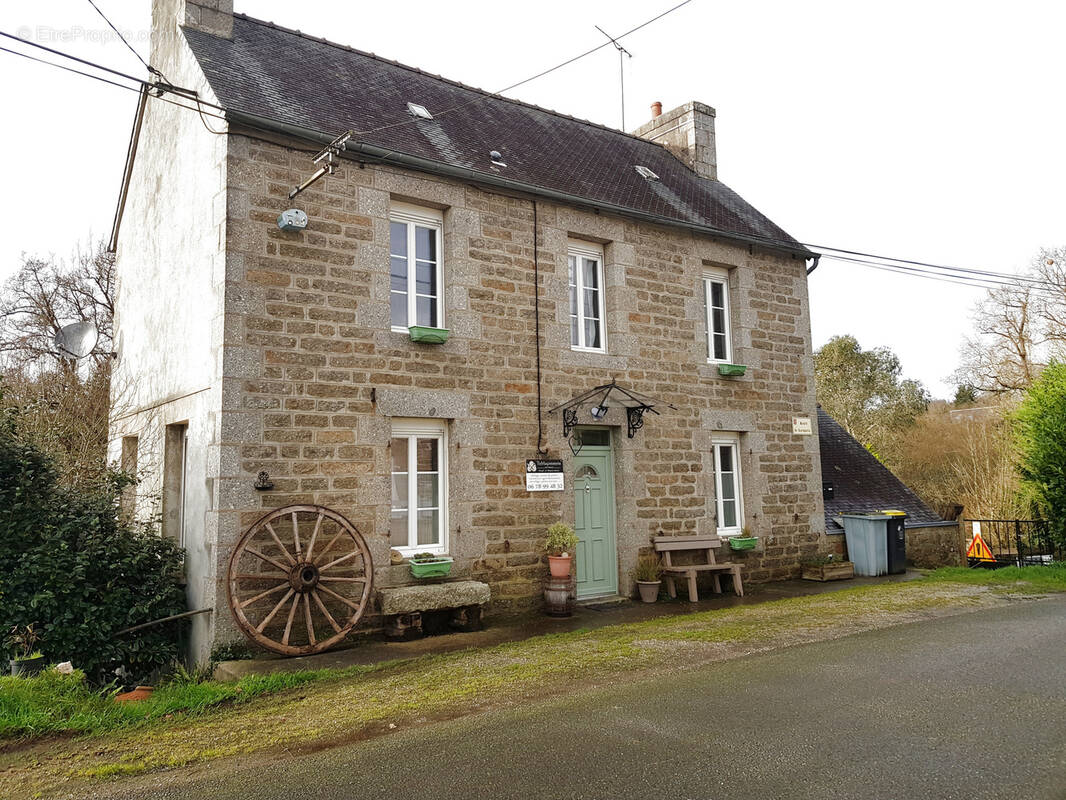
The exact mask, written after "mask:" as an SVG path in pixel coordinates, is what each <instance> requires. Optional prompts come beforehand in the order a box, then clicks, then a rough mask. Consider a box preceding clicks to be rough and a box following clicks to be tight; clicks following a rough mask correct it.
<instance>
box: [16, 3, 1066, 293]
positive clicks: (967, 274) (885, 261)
mask: <svg viewBox="0 0 1066 800" xmlns="http://www.w3.org/2000/svg"><path fill="white" fill-rule="evenodd" d="M89 1H90V2H92V0H89ZM690 2H692V0H685V2H683V3H680V4H678V5H676V6H673V7H672V8H670V9H667V10H666V11H664V12H663V13H661V14H659V15H658V16H656V17H653V18H652V19H650V20H648V21H646V22H644V23H641V24H640V25H638V26H636V27H635V28H631V29H630V30H628V31H626V32H625V33H623V34H620V35H619V36H617V37H615V38H616V39H621V38H623V37H625V36H628V35H630V34H631V33H634V32H636V31H638V30H640V29H641V28H643V27H646V26H647V25H650V24H651V23H652V22H655V21H656V20H658V19H661V18H662V17H664V16H666V15H667V14H669V13H671V12H673V11H676V10H677V9H679V8H681V7H683V6H685V5H688V3H690ZM95 7H96V6H95V4H94V8H95ZM98 10H99V9H98ZM105 19H106V17H105ZM116 32H117V31H116ZM0 36H2V37H6V38H8V39H12V40H14V41H17V42H19V43H21V44H28V45H31V46H33V47H36V48H39V49H41V50H44V51H46V52H49V53H52V54H54V55H57V56H60V57H62V58H67V59H70V60H72V61H75V62H77V63H80V64H84V65H86V66H89V67H92V68H94V69H98V70H102V71H104V72H107V73H109V74H112V75H115V76H118V77H121V78H124V79H126V80H128V81H131V82H132V83H135V84H137V86H129V85H126V84H122V83H119V82H117V81H114V80H110V79H108V78H104V77H102V76H100V75H94V74H92V73H89V72H84V71H82V70H78V69H74V68H72V67H68V66H65V65H63V64H57V63H55V62H52V61H47V60H45V59H42V58H37V57H35V56H32V55H30V54H28V53H23V52H20V51H17V50H11V49H9V48H6V47H0V51H2V52H6V53H11V54H12V55H16V56H21V57H23V58H26V59H29V60H31V61H35V62H37V63H40V64H45V65H47V66H50V67H56V68H58V69H61V70H64V71H66V72H71V73H74V74H75V75H81V76H83V77H86V78H92V79H93V80H96V81H100V82H102V83H105V84H108V85H110V86H117V87H118V88H120V89H126V90H128V91H131V92H138V91H140V88H141V86H144V87H146V88H149V89H153V88H154V89H157V90H158V89H163V90H165V91H172V92H177V93H178V96H179V97H182V98H183V99H187V100H190V101H192V102H194V103H195V104H196V105H195V106H190V105H186V104H184V103H180V102H177V101H176V100H173V99H171V98H168V97H164V96H162V95H158V94H155V93H152V94H151V95H150V96H151V97H153V98H154V99H156V100H162V101H163V102H166V103H170V104H171V105H174V106H177V107H179V108H184V109H186V110H188V111H195V112H197V113H198V114H199V116H200V120H201V122H202V123H203V125H204V128H206V129H207V130H208V131H209V132H210V133H213V134H216V135H221V134H223V133H225V132H226V131H225V130H222V131H216V130H213V129H212V128H211V127H210V126H209V125H208V124H207V121H206V119H205V118H206V117H210V118H212V119H218V120H222V121H223V122H225V121H227V120H226V117H225V116H223V115H222V114H217V113H211V112H209V111H208V112H205V111H204V107H205V106H206V107H207V108H210V109H214V110H217V111H220V112H225V109H224V108H223V107H222V106H219V105H216V104H214V103H210V102H207V101H205V100H201V99H200V98H199V97H198V96H196V93H195V92H192V91H190V90H187V89H181V88H180V87H175V86H170V85H169V84H168V85H167V86H160V85H159V84H157V83H152V82H149V81H145V80H143V79H141V78H138V77H136V76H133V75H129V74H128V73H125V72H121V71H119V70H115V69H111V68H110V67H105V66H103V65H101V64H98V63H95V62H93V61H89V60H87V59H83V58H79V57H77V56H73V55H70V54H69V53H64V52H62V51H60V50H55V49H53V48H50V47H46V46H45V45H42V44H38V43H36V42H31V41H28V40H25V39H21V38H19V37H17V36H14V35H12V34H9V33H6V32H4V31H0ZM127 44H128V43H127ZM610 44H611V42H610V41H607V42H604V43H603V44H601V45H598V46H597V47H595V48H593V49H591V50H588V51H586V52H585V53H582V54H581V55H578V56H575V57H574V58H571V59H568V60H567V61H564V62H562V63H561V64H557V65H556V66H554V67H552V68H550V69H548V70H544V71H542V72H539V73H537V74H536V75H533V76H532V77H529V78H526V79H525V80H523V81H519V82H518V83H514V84H511V86H509V87H506V88H504V89H501V90H500V91H499V92H497V93H496V94H502V93H503V92H506V91H509V90H510V89H513V88H517V87H518V86H521V85H523V84H526V83H529V82H530V81H533V80H536V79H537V78H539V77H542V76H543V75H547V74H549V73H550V72H554V71H555V70H557V69H561V68H562V67H564V66H567V65H568V64H572V63H573V62H574V61H577V60H579V59H581V58H584V57H585V56H587V55H589V54H591V53H593V52H595V51H596V50H600V49H602V48H604V47H607V46H609V45H610ZM142 63H143V61H142ZM152 71H153V73H154V74H159V73H158V71H157V70H152ZM491 96H492V95H480V96H478V97H476V98H474V99H473V100H470V101H468V102H466V103H462V104H460V105H457V106H454V107H452V108H450V109H446V110H445V111H443V112H440V113H438V114H434V117H435V118H436V117H439V116H442V115H443V114H446V113H450V112H453V111H456V110H458V109H460V108H463V107H465V106H469V105H471V104H473V103H476V102H480V101H482V100H485V99H488V98H489V97H491ZM413 121H414V118H411V119H406V120H403V121H401V122H397V123H392V124H389V125H383V126H380V127H378V128H373V129H370V130H367V131H354V132H353V135H362V134H367V133H374V132H376V131H380V130H387V129H389V128H394V127H398V126H400V125H407V124H410V123H412V122H413ZM319 133H323V135H325V134H324V132H321V131H320V132H319ZM309 152H310V151H309ZM392 152H395V151H390V152H389V153H386V154H385V155H383V156H380V157H376V158H374V159H373V160H374V161H381V162H383V161H385V160H387V159H388V157H389V156H390V155H391V154H392ZM751 238H754V239H756V240H758V241H760V242H763V243H765V244H766V245H768V246H781V245H786V246H788V247H795V246H796V245H797V244H799V245H801V246H803V247H808V248H811V249H812V250H815V251H818V252H819V253H820V254H821V256H822V257H823V258H826V259H830V260H834V261H841V262H844V263H851V264H856V265H858V266H864V267H869V268H872V269H880V270H884V271H888V272H896V273H898V274H905V275H913V276H916V277H925V278H929V279H934V280H941V281H944V282H948V283H954V284H958V285H962V286H971V287H974V288H984V289H992V288H997V287H1002V286H1017V287H1021V288H1029V289H1033V290H1035V291H1048V290H1054V289H1055V287H1054V286H1053V285H1052V284H1049V283H1047V282H1046V281H1042V280H1040V279H1038V278H1032V277H1029V276H1025V275H1017V274H1012V273H1006V272H996V271H993V270H982V269H975V268H969V267H955V266H949V265H945V264H934V263H930V262H925V261H916V260H912V259H903V258H894V257H892V256H883V255H877V254H873V253H865V252H862V251H858V250H848V249H845V248H840V247H832V246H829V245H817V244H810V243H801V242H796V241H787V240H782V239H775V238H773V237H769V236H760V235H757V234H755V235H751ZM923 268H924V269H923Z"/></svg>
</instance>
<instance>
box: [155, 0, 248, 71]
mask: <svg viewBox="0 0 1066 800" xmlns="http://www.w3.org/2000/svg"><path fill="white" fill-rule="evenodd" d="M179 26H180V27H183V28H193V29H195V30H198V31H203V32H204V33H210V34H212V35H213V36H218V37H220V38H222V39H232V38H233V0H152V51H151V52H152V57H151V60H150V63H151V64H152V66H155V67H158V66H160V65H161V64H166V63H167V62H171V61H172V60H173V59H174V58H175V57H176V56H177V52H176V48H177V47H179V45H178V42H179V40H180V39H179V31H178V28H179Z"/></svg>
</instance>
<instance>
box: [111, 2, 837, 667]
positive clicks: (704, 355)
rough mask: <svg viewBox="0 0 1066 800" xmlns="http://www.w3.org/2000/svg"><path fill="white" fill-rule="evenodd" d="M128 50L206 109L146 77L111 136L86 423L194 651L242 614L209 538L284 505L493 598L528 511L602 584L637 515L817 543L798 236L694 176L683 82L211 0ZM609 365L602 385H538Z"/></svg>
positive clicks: (771, 547)
mask: <svg viewBox="0 0 1066 800" xmlns="http://www.w3.org/2000/svg"><path fill="white" fill-rule="evenodd" d="M151 63H152V64H153V66H154V67H156V68H157V69H159V70H160V72H161V73H162V74H163V75H165V76H166V79H167V81H169V83H170V84H171V85H172V86H173V87H183V88H182V89H181V90H177V89H173V88H171V89H168V90H166V91H165V92H164V93H163V98H162V99H169V100H171V101H174V102H176V103H179V104H182V105H185V106H190V107H193V108H195V107H196V106H199V108H200V110H201V111H202V112H203V113H201V114H198V113H196V111H195V110H189V108H185V109H182V108H179V107H177V106H176V105H174V103H166V102H161V101H160V99H157V98H155V97H147V98H146V99H145V108H144V112H143V118H142V119H141V122H140V123H139V134H138V136H137V140H138V146H137V148H136V152H135V158H133V159H131V163H130V164H129V165H128V166H127V171H126V176H125V182H124V185H125V186H126V187H127V191H126V192H125V200H124V204H123V206H122V208H121V209H120V211H121V213H120V215H119V220H120V222H121V225H120V227H118V228H117V231H116V235H115V237H114V241H115V242H116V244H117V255H118V272H119V289H118V301H117V310H116V349H117V352H118V357H117V361H116V364H115V378H114V385H115V390H114V392H115V404H116V408H117V409H118V410H117V411H116V412H115V414H114V416H113V420H112V431H111V439H112V455H113V457H114V458H115V459H116V460H119V459H121V460H122V462H123V463H124V464H125V465H126V466H127V467H129V468H131V469H136V470H137V471H138V472H139V473H140V474H141V475H142V476H143V480H142V482H141V484H140V486H139V487H138V491H137V497H136V498H133V499H131V502H133V503H135V505H136V508H137V509H138V512H139V513H142V514H148V513H151V512H152V511H153V510H158V511H160V512H161V514H162V527H163V532H164V534H165V535H168V536H172V537H174V538H175V540H177V541H179V542H180V543H181V544H182V545H183V546H184V548H185V550H186V578H187V581H188V584H187V585H188V595H189V605H190V608H193V609H199V608H209V609H212V613H207V614H202V615H200V616H198V617H196V618H195V621H194V627H193V642H194V648H195V655H196V656H197V657H199V658H203V657H205V656H206V654H207V653H208V652H209V651H210V649H211V647H212V646H213V644H215V643H219V642H225V641H229V640H233V639H237V638H239V636H240V634H239V632H238V627H237V624H236V623H235V620H234V615H233V614H232V613H231V609H230V607H229V605H228V602H227V570H228V567H229V563H230V557H231V554H232V553H233V552H234V548H235V546H237V543H238V541H240V540H241V537H242V536H243V535H244V534H245V532H246V531H249V530H250V528H251V526H253V525H254V524H255V523H256V521H257V520H259V519H260V518H261V517H262V516H263V515H264V514H266V513H268V512H269V511H270V510H271V509H277V508H281V507H287V506H290V505H294V504H303V505H314V506H322V507H326V508H328V509H331V510H332V511H333V512H336V513H337V514H338V515H340V516H341V517H343V519H346V520H348V521H350V523H351V524H352V525H354V527H355V528H357V529H358V531H359V532H360V533H361V535H362V537H363V539H364V540H365V543H366V548H367V550H368V557H369V559H370V561H372V567H370V566H369V564H368V572H370V573H372V577H373V584H374V589H375V590H378V589H381V588H385V587H390V586H397V585H402V584H404V583H408V582H410V581H411V580H412V579H411V575H410V571H409V569H408V568H407V566H406V565H402V564H401V565H393V564H391V563H390V556H391V555H392V553H393V551H398V553H399V554H400V555H403V556H409V555H410V554H412V553H414V552H417V551H430V552H434V553H447V554H449V555H451V556H452V557H453V558H454V566H453V571H452V576H453V577H457V578H468V579H472V580H476V581H479V582H482V583H484V584H487V586H488V588H489V590H490V592H491V600H490V601H489V605H488V610H489V611H490V613H505V612H515V611H521V610H526V609H532V608H536V607H537V606H538V605H539V604H540V603H541V588H542V585H543V581H544V580H545V577H546V573H547V570H546V567H545V560H544V554H543V543H544V538H545V528H546V527H547V526H548V525H549V524H551V523H552V522H554V521H558V520H563V521H567V522H569V523H570V524H574V525H576V527H577V528H578V532H579V535H580V536H581V537H582V548H581V549H579V558H578V565H579V572H578V586H577V591H578V595H579V596H580V597H599V596H609V595H617V594H621V595H629V594H630V593H631V592H632V590H633V583H632V581H631V580H630V579H629V577H628V573H629V571H630V569H631V568H632V567H633V566H634V564H635V562H636V559H637V558H638V555H639V554H640V553H641V552H647V551H648V547H649V538H650V537H651V536H653V535H657V534H659V533H660V532H662V533H665V534H676V535H683V534H696V533H700V534H707V533H712V534H713V533H718V534H720V535H721V536H723V537H728V536H732V535H736V534H738V533H740V532H741V530H742V529H744V528H749V529H750V530H751V532H752V533H753V534H756V535H758V536H759V537H760V543H759V546H758V548H757V549H756V550H754V551H752V552H750V553H744V554H740V553H738V554H734V555H733V556H731V557H732V558H734V559H736V560H741V561H742V563H743V568H744V573H745V580H749V581H752V582H759V581H770V580H777V579H784V578H788V577H794V576H796V575H797V574H798V571H799V562H800V560H801V559H802V558H803V557H805V556H807V555H810V554H812V553H814V552H820V551H825V550H827V549H828V548H829V544H828V542H827V540H826V538H825V525H824V522H823V507H822V494H821V475H820V467H819V450H818V441H817V435H816V434H817V429H816V428H814V430H813V433H814V434H815V435H804V433H803V420H804V419H806V421H807V423H808V426H809V423H810V421H811V420H812V419H813V418H814V417H815V415H816V406H815V393H814V379H813V360H812V355H811V333H810V321H809V316H808V313H809V312H808V301H807V267H808V264H809V262H810V260H811V259H812V258H813V257H814V254H813V253H811V252H810V251H808V250H807V249H805V248H804V247H803V246H802V245H800V244H799V243H798V242H796V241H795V240H794V239H793V238H792V237H790V236H789V235H788V234H786V233H785V232H784V231H783V230H781V229H780V228H779V227H777V226H776V225H775V224H774V223H772V222H771V221H770V220H768V219H767V218H766V217H765V216H763V215H762V214H760V213H759V212H758V211H756V210H755V209H754V208H752V207H751V206H750V205H749V204H748V203H746V202H745V201H744V200H743V199H742V198H741V197H739V196H738V195H737V194H735V193H734V192H732V191H731V190H730V189H729V188H728V187H726V186H725V185H724V184H722V183H721V182H720V181H718V180H717V174H716V154H715V138H714V123H715V113H714V110H713V109H711V108H709V107H708V106H705V105H703V104H701V103H688V104H686V105H684V106H681V107H680V108H678V109H675V110H674V111H671V112H668V113H665V114H661V115H659V116H656V117H655V118H653V119H651V120H650V121H649V122H648V123H646V124H645V125H643V126H641V127H640V128H639V129H638V130H636V131H635V132H634V133H633V134H627V133H623V132H621V131H617V130H612V129H609V128H605V127H602V126H599V125H596V124H593V123H589V122H585V121H581V120H578V119H574V118H571V117H567V116H564V115H562V114H558V113H555V112H552V111H548V110H545V109H541V108H537V107H535V106H531V105H528V104H524V103H521V102H518V101H515V100H510V99H505V98H503V97H499V96H496V95H492V94H489V93H486V92H483V91H480V90H477V89H472V88H469V87H466V86H463V85H461V84H458V83H455V82H452V81H448V80H445V79H443V78H440V77H437V76H433V75H428V74H426V73H423V72H421V71H419V70H416V69H413V68H410V67H406V66H403V65H400V64H396V63H394V62H391V61H387V60H385V59H382V58H379V57H376V56H373V55H370V54H367V53H364V52H360V51H357V50H353V49H350V48H348V47H343V46H340V45H337V44H333V43H330V42H327V41H324V40H321V39H316V38H312V37H309V36H306V35H303V34H301V33H299V32H297V31H292V30H286V29H284V28H281V27H278V26H275V25H273V24H270V23H266V22H262V21H259V20H255V19H251V18H249V17H246V16H243V15H239V14H233V13H232V3H231V1H230V0H155V3H154V7H153V21H152V52H151ZM345 131H354V133H353V135H352V136H351V138H350V139H349V140H348V141H347V142H346V143H345V145H344V149H343V150H340V149H339V148H338V150H337V152H336V155H335V157H333V164H332V172H331V173H329V174H324V175H323V176H322V177H321V178H320V179H318V180H317V181H315V182H313V183H312V184H310V185H309V186H308V187H307V188H306V189H305V190H304V191H302V192H301V193H299V194H298V195H297V196H296V197H295V199H292V200H290V199H289V192H290V191H291V190H292V188H293V187H294V186H296V185H298V184H301V183H303V182H304V181H306V180H307V179H308V178H309V177H310V176H311V175H312V174H313V173H314V172H315V170H316V169H318V168H319V167H321V166H322V165H323V164H324V163H325V162H324V161H320V162H318V163H313V160H312V159H313V157H314V155H315V154H316V153H317V152H319V151H320V150H322V149H323V147H324V146H325V145H326V144H327V143H329V142H330V141H331V140H334V138H335V137H336V136H337V135H338V134H340V133H342V132H345ZM327 160H328V159H327ZM290 208H295V209H299V210H300V211H303V212H305V213H306V215H307V219H308V222H307V224H306V227H305V228H304V229H296V230H282V229H281V228H280V226H279V215H280V214H281V212H283V211H285V210H286V209H290ZM416 329H417V330H416ZM426 330H429V338H434V337H436V338H437V339H439V338H441V337H443V336H446V341H444V342H443V343H441V342H439V341H425V338H426V336H425V331H426ZM434 331H437V333H436V334H434V333H433V332H434ZM441 331H446V333H441ZM736 365H742V366H743V367H746V369H743V370H742V369H737V368H736ZM738 372H742V373H743V374H736V373H738ZM612 382H616V384H617V385H618V386H619V387H622V388H624V389H626V390H628V391H629V392H630V393H631V394H630V395H627V396H623V394H620V393H617V392H616V393H614V394H612V395H611V396H610V397H609V398H608V400H607V402H603V399H602V395H601V394H599V393H595V394H593V395H592V396H591V397H590V398H589V399H588V400H587V402H578V403H576V404H573V405H571V406H570V407H569V408H564V409H560V410H556V411H554V412H552V413H549V411H551V410H552V409H553V408H555V407H556V406H560V405H565V404H567V403H568V402H569V401H572V400H573V399H574V398H581V397H582V396H583V395H585V394H587V393H588V392H589V391H590V390H592V389H593V388H595V387H597V386H600V387H606V386H607V385H609V384H611V383H612ZM627 397H629V398H630V399H627ZM634 397H635V398H638V399H637V400H633V399H632V398H634ZM597 403H598V405H596V404H597ZM635 406H653V408H652V409H650V410H647V411H646V412H645V413H644V414H643V416H641V413H640V412H639V411H638V412H636V413H634V412H633V411H631V410H628V409H630V408H633V407H635ZM593 407H595V408H596V409H597V417H593V416H592V414H591V413H590V410H591V408H593ZM642 410H643V409H642ZM796 417H799V418H801V419H800V422H799V427H794V418H796ZM564 422H565V423H566V430H565V431H564ZM631 422H632V423H634V425H636V426H637V427H636V428H634V427H633V425H631V424H630V423H631ZM796 431H799V432H796ZM810 432H811V430H810V427H808V429H807V433H808V434H809V433H810ZM630 434H632V435H630ZM532 458H542V459H558V460H561V461H562V465H563V467H562V468H563V489H562V490H561V491H527V489H526V462H527V459H532ZM260 473H267V476H266V478H265V479H264V480H263V481H260V480H259V479H258V476H259V475H260ZM257 482H258V483H259V488H258V489H257V487H256V484H257ZM267 485H270V486H271V488H269V489H268V490H267V489H265V486H267ZM575 488H576V491H575ZM578 512H580V515H579V513H578ZM316 533H317V531H316ZM304 535H305V537H306V535H307V533H306V531H305V533H304ZM297 549H298V546H297ZM582 553H584V555H583V556H582ZM279 558H280V556H279ZM273 563H275V564H277V561H276V560H275V561H274V562H273ZM348 580H353V581H357V580H360V579H359V578H358V577H355V578H348ZM282 591H284V589H282ZM285 596H286V597H288V596H289V594H288V592H286V594H285ZM299 599H300V598H299V596H298V595H297V596H296V597H295V599H294V600H293V601H292V608H291V611H290V613H289V624H290V625H291V624H292V620H293V616H294V614H295V613H296V612H297V601H298V600H299ZM305 600H306V597H305ZM306 602H307V609H306V613H307V614H308V615H310V614H311V613H312V608H313V607H312V605H311V603H310V601H309V600H306ZM368 602H369V608H368V609H367V614H366V615H365V616H364V617H363V618H362V620H361V623H360V624H361V626H363V627H367V626H370V627H372V626H373V625H375V624H376V622H377V621H379V620H380V615H379V612H380V607H379V606H378V605H377V600H376V595H375V594H371V595H370V596H369V601H368ZM285 610H289V609H288V606H286V608H285ZM315 613H317V612H315ZM284 616H285V613H284V611H283V612H282V613H281V614H280V615H279V617H278V619H279V620H280V619H281V618H282V617H284ZM331 621H332V620H331ZM287 635H288V630H286V636H287Z"/></svg>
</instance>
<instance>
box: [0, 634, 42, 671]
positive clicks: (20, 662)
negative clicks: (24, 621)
mask: <svg viewBox="0 0 1066 800" xmlns="http://www.w3.org/2000/svg"><path fill="white" fill-rule="evenodd" d="M40 639H41V636H40V634H39V633H37V631H36V630H35V629H34V627H33V625H32V624H30V625H16V626H15V627H13V628H12V629H11V631H10V632H9V633H8V635H7V638H6V639H5V641H4V644H5V645H6V647H7V649H8V651H10V652H11V653H13V654H14V658H12V659H11V674H12V675H14V676H15V677H20V676H21V677H23V678H28V677H30V676H31V675H36V674H37V673H38V672H40V671H41V670H42V669H44V656H43V655H42V654H41V652H40V651H39V650H37V649H35V648H36V647H37V642H38V641H40Z"/></svg>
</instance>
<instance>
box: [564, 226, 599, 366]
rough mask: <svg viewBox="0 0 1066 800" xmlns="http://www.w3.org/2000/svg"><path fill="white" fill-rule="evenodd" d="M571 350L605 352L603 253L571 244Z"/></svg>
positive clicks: (590, 245) (569, 262)
mask: <svg viewBox="0 0 1066 800" xmlns="http://www.w3.org/2000/svg"><path fill="white" fill-rule="evenodd" d="M567 261H568V265H569V273H570V346H571V347H572V348H573V349H574V350H592V351H595V352H601V353H602V352H604V351H605V350H606V349H607V337H606V334H605V331H604V327H603V319H604V310H603V309H604V305H603V249H602V248H600V247H598V246H597V245H594V244H588V243H586V242H570V244H569V246H568V248H567Z"/></svg>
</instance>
